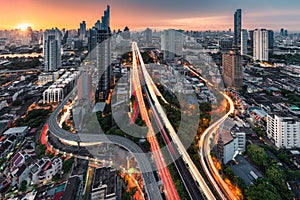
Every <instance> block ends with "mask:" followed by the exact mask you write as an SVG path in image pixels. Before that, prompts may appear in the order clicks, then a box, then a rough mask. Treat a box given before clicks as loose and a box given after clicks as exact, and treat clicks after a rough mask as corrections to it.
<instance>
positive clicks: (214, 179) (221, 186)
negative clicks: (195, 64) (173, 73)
mask: <svg viewBox="0 0 300 200" xmlns="http://www.w3.org/2000/svg"><path fill="white" fill-rule="evenodd" d="M186 68H187V69H188V70H190V71H191V72H192V73H193V74H194V75H196V76H197V77H198V78H200V79H201V80H203V81H204V82H205V83H206V84H208V85H210V86H213V84H212V83H210V82H209V80H207V79H205V78H203V77H202V76H201V75H200V74H199V73H198V72H197V71H196V70H194V69H193V68H190V67H186ZM220 93H221V94H222V95H223V96H224V98H225V99H226V100H227V101H228V103H229V105H230V109H229V111H228V112H227V113H226V114H225V115H223V116H222V117H221V118H220V119H219V120H218V121H216V122H215V123H213V124H212V125H210V126H209V127H208V128H207V129H206V130H205V131H204V132H203V134H202V135H201V137H200V140H199V142H198V145H199V156H200V163H201V165H202V168H203V171H204V172H205V174H206V176H207V178H208V179H209V181H210V183H211V184H212V186H213V187H214V189H215V191H216V192H217V193H218V195H219V197H220V198H221V199H224V200H225V199H238V198H237V197H236V196H235V194H234V193H233V192H232V191H231V190H230V188H229V187H228V185H227V184H226V183H225V181H224V180H223V179H222V177H221V176H220V174H219V172H218V170H217V169H216V167H215V165H214V163H213V160H212V158H211V156H210V151H211V149H210V146H211V141H214V140H210V139H211V138H212V137H213V133H215V132H216V130H217V129H218V127H219V125H220V124H222V122H224V120H226V118H227V117H228V115H229V114H230V113H233V112H234V103H233V101H232V100H231V98H230V97H229V96H228V95H226V94H225V93H223V92H220Z"/></svg>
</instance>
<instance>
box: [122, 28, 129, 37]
mask: <svg viewBox="0 0 300 200" xmlns="http://www.w3.org/2000/svg"><path fill="white" fill-rule="evenodd" d="M122 36H123V39H125V40H129V39H130V30H129V28H128V27H127V26H126V27H125V28H124V31H123V33H122Z"/></svg>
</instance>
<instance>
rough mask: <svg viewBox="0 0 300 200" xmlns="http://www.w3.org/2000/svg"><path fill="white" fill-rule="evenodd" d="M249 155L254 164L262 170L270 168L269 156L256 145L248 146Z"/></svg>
mask: <svg viewBox="0 0 300 200" xmlns="http://www.w3.org/2000/svg"><path fill="white" fill-rule="evenodd" d="M247 155H248V156H249V157H250V159H251V160H252V162H253V163H254V164H255V165H257V166H259V167H260V168H261V169H263V170H265V169H266V167H267V166H268V163H267V160H268V156H267V154H266V152H265V150H264V149H263V148H262V147H259V146H258V145H256V144H251V145H248V146H247Z"/></svg>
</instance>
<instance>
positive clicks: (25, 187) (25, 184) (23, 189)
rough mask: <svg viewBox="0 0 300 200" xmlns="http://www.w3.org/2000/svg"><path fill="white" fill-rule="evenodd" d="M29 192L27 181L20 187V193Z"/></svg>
mask: <svg viewBox="0 0 300 200" xmlns="http://www.w3.org/2000/svg"><path fill="white" fill-rule="evenodd" d="M26 190H27V181H25V180H24V181H22V183H21V186H20V191H21V192H26Z"/></svg>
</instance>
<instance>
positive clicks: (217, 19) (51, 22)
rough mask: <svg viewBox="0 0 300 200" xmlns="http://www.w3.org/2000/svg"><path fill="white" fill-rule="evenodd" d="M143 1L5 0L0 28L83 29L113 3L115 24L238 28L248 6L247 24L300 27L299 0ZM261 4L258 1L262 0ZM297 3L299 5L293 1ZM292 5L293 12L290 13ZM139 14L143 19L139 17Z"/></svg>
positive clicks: (136, 27)
mask: <svg viewBox="0 0 300 200" xmlns="http://www.w3.org/2000/svg"><path fill="white" fill-rule="evenodd" d="M156 2H157V0H155V1H154V2H153V1H152V2H151V3H150V2H139V1H137V0H128V1H127V3H126V4H124V3H122V4H121V3H120V1H119V0H114V1H106V2H99V1H98V0H87V1H85V2H82V1H78V0H75V1H70V0H66V1H63V2H62V1H58V0H54V1H51V2H50V1H45V0H42V1H33V0H30V1H26V2H25V1H22V0H19V1H5V2H1V5H2V6H1V8H0V11H1V16H2V18H1V25H0V29H16V28H22V27H24V25H28V26H31V27H32V28H33V29H35V30H39V29H47V28H52V27H58V28H59V29H62V28H67V29H77V28H78V27H79V23H80V22H81V21H82V20H85V21H86V23H87V27H88V28H90V27H92V26H93V25H94V23H95V22H96V21H97V20H98V19H99V17H100V16H101V13H102V12H101V10H102V9H103V8H105V7H106V5H107V4H109V5H111V7H112V10H111V15H112V18H113V20H112V22H111V27H112V30H114V29H124V27H125V26H128V27H129V28H130V29H131V30H141V29H145V28H147V27H150V28H153V29H165V28H176V29H184V30H228V29H229V28H231V29H233V17H232V13H233V12H234V11H235V10H236V9H238V8H240V9H242V10H243V16H244V17H243V22H242V23H243V28H247V29H255V28H266V29H273V30H276V31H279V29H280V28H282V27H284V28H286V29H288V30H290V31H300V28H298V27H299V26H298V25H300V24H299V22H298V21H299V20H297V19H300V14H299V12H298V7H300V4H299V2H297V1H295V0H293V2H291V3H289V4H285V3H284V2H276V3H274V2H273V1H270V0H267V1H264V2H259V1H257V0H255V1H251V2H239V1H237V0H234V1H231V2H230V3H228V2H222V1H221V2H220V1H215V0H214V1H207V0H202V1H195V0H191V1H189V3H186V2H181V1H175V2H174V1H172V2H171V1H163V2H157V3H156ZM255 2H256V3H259V5H260V6H257V4H256V3H255ZM293 3H294V4H293ZM286 10H289V12H286ZM134 19H139V20H137V21H135V20H134Z"/></svg>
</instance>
